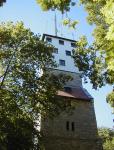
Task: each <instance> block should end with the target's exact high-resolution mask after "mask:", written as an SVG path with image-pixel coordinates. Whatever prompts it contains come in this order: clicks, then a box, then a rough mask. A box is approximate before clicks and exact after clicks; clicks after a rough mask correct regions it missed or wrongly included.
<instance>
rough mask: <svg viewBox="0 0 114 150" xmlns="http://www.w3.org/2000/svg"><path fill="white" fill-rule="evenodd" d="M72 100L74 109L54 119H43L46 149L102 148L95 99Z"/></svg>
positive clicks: (84, 149)
mask: <svg viewBox="0 0 114 150" xmlns="http://www.w3.org/2000/svg"><path fill="white" fill-rule="evenodd" d="M66 101H68V99H66ZM70 101H71V105H72V106H75V107H74V109H71V110H70V111H68V112H66V111H64V112H62V113H61V114H60V115H59V116H56V117H54V118H53V119H49V118H46V119H42V121H41V132H42V134H43V136H44V138H43V143H44V147H45V150H101V149H102V148H101V145H100V143H99V139H98V134H97V125H96V118H95V113H94V106H93V101H92V100H91V101H87V100H70ZM67 122H69V130H68V129H67V127H66V126H67V125H66V124H67ZM72 122H73V123H74V130H73V131H72ZM99 145H100V146H99Z"/></svg>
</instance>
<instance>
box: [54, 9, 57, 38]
mask: <svg viewBox="0 0 114 150" xmlns="http://www.w3.org/2000/svg"><path fill="white" fill-rule="evenodd" d="M54 20H55V35H56V36H57V16H56V12H55V19H54Z"/></svg>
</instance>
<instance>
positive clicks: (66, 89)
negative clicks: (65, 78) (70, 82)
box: [64, 87, 72, 93]
mask: <svg viewBox="0 0 114 150" xmlns="http://www.w3.org/2000/svg"><path fill="white" fill-rule="evenodd" d="M64 90H65V92H68V93H71V92H72V89H71V87H64Z"/></svg>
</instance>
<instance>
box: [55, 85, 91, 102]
mask: <svg viewBox="0 0 114 150" xmlns="http://www.w3.org/2000/svg"><path fill="white" fill-rule="evenodd" d="M57 95H58V96H63V97H67V98H73V99H81V100H92V99H93V97H92V96H91V95H90V94H89V93H88V92H87V90H86V89H84V88H82V87H79V88H71V91H65V90H64V91H58V93H57Z"/></svg>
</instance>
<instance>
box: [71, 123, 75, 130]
mask: <svg viewBox="0 0 114 150" xmlns="http://www.w3.org/2000/svg"><path fill="white" fill-rule="evenodd" d="M71 125H72V131H74V130H75V123H74V122H72V124H71Z"/></svg>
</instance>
